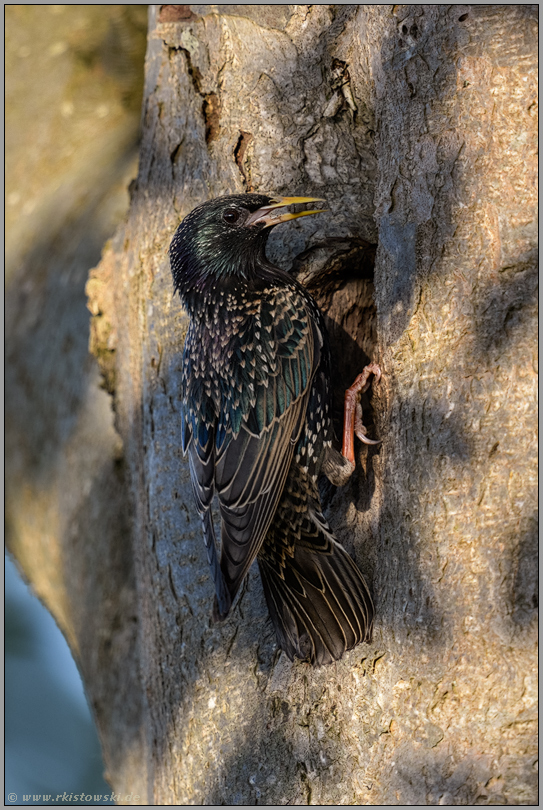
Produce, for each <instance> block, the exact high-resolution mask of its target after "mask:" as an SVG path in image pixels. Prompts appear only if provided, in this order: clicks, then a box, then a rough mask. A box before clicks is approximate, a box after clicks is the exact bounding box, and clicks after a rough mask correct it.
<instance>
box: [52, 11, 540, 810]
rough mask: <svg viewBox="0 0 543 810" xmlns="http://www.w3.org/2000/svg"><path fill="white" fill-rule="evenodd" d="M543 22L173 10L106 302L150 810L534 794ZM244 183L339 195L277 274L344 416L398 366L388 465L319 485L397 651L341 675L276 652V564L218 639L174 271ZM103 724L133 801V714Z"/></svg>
mask: <svg viewBox="0 0 543 810" xmlns="http://www.w3.org/2000/svg"><path fill="white" fill-rule="evenodd" d="M536 13H537V7H536V6H530V5H521V6H511V5H509V6H498V5H490V6H464V5H462V6H460V5H438V4H434V5H425V6H423V5H420V6H417V5H394V6H392V5H381V6H376V5H320V6H319V5H317V6H315V5H313V6H304V5H294V6H271V5H267V6H251V5H248V6H247V5H245V6H205V5H192V6H162V7H160V6H151V8H150V29H149V36H148V52H147V61H146V88H145V94H144V108H143V118H142V146H141V153H140V168H139V175H138V179H137V182H136V184H135V186H134V187H133V190H132V202H131V210H130V215H129V218H128V221H127V222H126V224H125V225H124V226H123V227H122V228H120V229H119V230H118V232H117V234H116V236H115V238H114V240H113V241H112V243H111V244H110V245H109V246H108V248H107V249H106V250H105V252H104V255H103V258H102V261H101V263H100V265H99V267H98V268H97V269H96V270H94V271H93V272H92V274H91V279H90V281H89V283H88V287H87V289H88V295H89V306H90V309H91V312H92V313H93V322H92V327H91V331H92V348H93V351H94V353H95V354H96V355H97V356H98V358H99V360H100V362H101V365H102V370H103V373H104V375H105V378H106V381H107V385H108V388H109V390H110V391H111V392H112V394H113V396H114V404H115V413H116V428H117V431H118V433H119V436H120V437H121V439H122V443H123V454H124V456H123V457H124V468H125V470H126V473H127V478H128V482H129V493H128V497H129V503H130V509H131V527H130V537H131V548H132V555H133V560H134V566H135V581H136V588H137V621H138V627H139V634H138V640H137V644H136V642H134V644H135V645H136V646H133V647H132V655H133V656H135V658H136V659H137V661H138V664H139V678H140V685H141V695H142V699H143V704H144V709H143V714H142V719H141V725H140V731H141V736H140V737H139V738H138V740H139V741H138V745H140V743H141V745H142V749H141V750H142V751H143V753H141V773H142V774H143V775H144V776H143V777H142V780H144V781H146V790H147V794H146V798H147V801H148V802H149V803H153V804H222V803H224V804H235V805H237V804H376V805H387V804H392V805H394V804H422V805H425V804H429V805H432V804H468V805H471V804H488V805H491V804H532V803H534V801H535V795H536V794H535V790H536V771H535V762H536V756H537V755H536V749H535V739H534V735H535V723H536V716H535V706H536V703H535V700H536V691H535V690H536V682H535V666H536V651H535V644H536V636H535V610H536V599H537V596H536V553H537V548H536V529H535V527H536V506H537V502H536V490H535V473H536V456H535V449H536V448H535V431H536V411H535V392H536V388H535V384H536V368H535V364H536V354H535V339H536V338H535V308H536V298H535V295H536V293H535V289H536V282H537V275H536V258H535V249H536V231H535V227H536V214H535V195H536V185H535V171H536V163H535V160H536V158H535V150H536V120H535V115H534V111H535V109H536V108H535V104H536V95H535V92H536V91H535V81H536V44H537V40H536ZM244 190H248V191H250V190H255V191H267V192H271V193H273V194H285V195H295V194H304V195H314V196H319V197H324V198H326V201H327V204H328V208H329V213H328V214H327V215H323V216H320V217H315V218H307V219H306V218H304V219H301V220H297V221H296V223H292V224H291V225H289V226H283V228H282V229H277V232H275V233H274V234H273V237H272V240H270V249H269V255H270V258H273V259H275V260H276V261H277V262H278V263H280V264H281V266H283V267H286V268H289V267H290V268H292V271H293V272H294V273H296V274H297V275H298V277H299V278H300V279H301V280H302V281H303V282H304V283H306V284H307V286H308V287H309V288H310V289H311V290H312V292H313V293H314V294H315V296H316V298H317V299H318V301H319V302H320V304H321V306H322V307H323V309H324V310H325V312H326V315H327V318H328V322H329V326H330V331H331V334H332V340H333V350H334V351H335V356H336V362H335V369H336V376H337V380H336V387H337V389H338V392H339V394H340V398H341V393H342V388H344V387H345V385H346V384H347V383H349V382H352V379H354V376H356V373H358V372H359V371H361V370H362V366H363V365H364V363H365V362H366V360H367V359H368V358H371V359H372V360H376V361H377V362H379V363H380V365H381V368H382V371H383V379H382V380H381V382H380V383H379V384H378V385H376V386H374V390H373V393H372V395H371V397H370V398H369V399H368V400H367V401H366V402H365V408H366V411H367V414H368V420H369V421H370V423H371V421H372V420H373V422H374V429H375V432H376V434H377V435H378V436H379V437H380V438H382V440H383V443H382V445H381V446H380V447H379V448H377V449H373V448H372V449H368V448H361V447H359V448H358V450H359V458H358V461H357V464H358V470H357V473H356V474H355V476H354V477H353V479H352V480H351V482H350V483H349V485H348V486H347V487H345V488H344V489H342V490H336V491H333V490H332V489H331V488H328V489H327V490H326V491H324V492H323V496H324V498H325V501H326V504H327V514H328V517H329V519H330V522H331V524H332V526H333V527H334V530H335V532H336V533H337V536H338V538H339V539H340V541H341V542H343V543H344V545H345V546H346V547H347V548H348V549H349V551H350V552H351V553H352V554H353V556H354V558H355V559H356V561H357V563H358V565H359V566H360V568H361V570H362V571H363V573H364V574H365V576H366V577H367V579H368V581H369V583H370V585H371V590H372V592H373V595H374V600H375V606H376V621H375V629H374V634H373V640H372V643H371V644H368V645H361V646H359V647H357V648H356V649H355V650H353V651H351V652H350V653H349V654H347V655H346V656H345V658H344V659H343V660H341V661H340V662H338V663H337V664H335V665H333V666H330V667H325V668H321V669H312V668H310V667H309V666H308V665H307V664H304V663H301V662H297V663H294V664H292V663H290V662H289V661H288V660H287V659H286V657H285V656H284V654H279V652H278V651H277V648H276V643H275V638H274V635H273V630H272V628H271V625H270V622H269V620H268V617H267V610H266V606H265V603H264V598H263V593H262V589H261V585H260V581H259V577H258V572H257V571H256V570H252V571H251V573H250V575H249V577H248V579H247V582H246V586H245V589H244V592H243V595H242V597H241V599H240V600H239V601H238V603H237V605H236V607H235V609H234V610H233V611H232V614H231V616H230V617H229V618H228V619H227V620H226V621H225V622H224V623H223V624H222V625H212V624H211V623H210V612H211V605H212V596H213V587H212V583H211V580H210V577H209V574H208V567H207V562H206V554H205V549H204V545H203V541H202V532H201V527H200V522H199V519H198V518H197V515H196V510H195V508H194V506H193V502H192V494H191V487H190V480H189V472H188V464H187V462H186V460H185V459H184V458H183V456H182V453H181V448H180V422H179V381H180V369H181V353H182V347H183V341H184V336H185V332H186V328H187V317H186V315H185V314H184V313H183V311H182V310H181V306H180V303H179V301H178V299H177V298H176V297H175V298H174V297H172V280H171V274H170V269H169V262H168V257H167V249H168V246H169V242H170V240H171V237H172V235H173V233H174V231H175V229H176V227H177V225H178V223H179V221H180V219H181V218H182V217H183V216H185V215H186V214H187V213H188V212H189V211H190V210H191V209H192V208H194V206H195V205H197V204H198V203H200V202H203V201H204V200H207V199H209V198H212V197H215V196H218V195H221V194H225V193H230V192H239V191H244ZM74 553H75V550H74ZM88 576H89V577H91V576H92V572H91V571H89V572H88ZM72 599H73V606H72V608H73V607H74V606H76V605H77V595H76V594H73V596H72ZM118 607H119V610H121V612H122V606H121V605H120V604H119V606H118ZM52 609H53V610H54V609H55V606H54V605H53V606H52ZM77 633H78V634H79V637H80V641H79V646H81V644H82V642H83V640H84V638H85V628H84V627H80V628H78V629H77ZM127 662H128V659H127ZM127 667H128V663H127ZM101 678H104V679H106V678H107V672H103V673H102V674H100V672H97V671H96V672H94V673H93V679H92V680H89V681H87V688H88V690H89V693H90V695H91V696H96V695H98V694H99V692H100V689H101V688H103V684H101V683H100V679H101ZM132 708H133V705H132V704H131V703H130V700H128V699H127V703H126V713H127V717H128V716H129V715H130V712H131V710H132ZM98 722H99V724H100V727H101V734H102V737H103V739H104V740H105V741H106V742H105V750H106V757H109V762H108V770H109V773H110V778H111V780H112V784H113V787H114V788H115V785H116V779H117V773H120V772H121V771H122V763H121V762H118V759H119V756H117V761H113V758H112V754H111V745H109V746H108V740H111V738H112V737H113V736H115V735H116V736H117V737H118V736H119V735H121V736H122V729H123V717H122V713H121V714H117V715H116V716H115V718H112V717H108V716H107V715H106V714H104V713H101V714H100V713H98ZM128 750H129V749H128V747H126V746H125V747H124V748H123V749H122V751H124V752H128ZM132 750H133V751H134V750H136V749H132ZM108 751H110V753H109V754H108ZM137 751H138V752H139V751H140V749H139V748H137ZM121 753H122V752H121ZM126 755H127V756H128V753H126ZM121 758H122V757H121Z"/></svg>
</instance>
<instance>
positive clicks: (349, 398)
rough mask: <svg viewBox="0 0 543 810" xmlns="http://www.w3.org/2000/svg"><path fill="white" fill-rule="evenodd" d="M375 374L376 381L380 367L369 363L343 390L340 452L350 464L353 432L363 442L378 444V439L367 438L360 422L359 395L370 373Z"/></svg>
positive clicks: (352, 461)
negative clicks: (343, 402)
mask: <svg viewBox="0 0 543 810" xmlns="http://www.w3.org/2000/svg"><path fill="white" fill-rule="evenodd" d="M371 374H373V375H374V376H375V380H376V382H379V380H380V379H381V369H380V368H379V366H378V365H377V363H370V364H369V365H367V366H366V367H365V369H364V370H363V371H362V374H359V375H358V377H357V378H356V380H355V381H354V383H353V384H352V385H351V387H350V388H348V389H347V390H346V391H345V409H344V416H343V449H342V451H341V452H342V454H343V455H344V456H345V458H346V459H348V460H349V461H350V462H351V464H354V434H355V433H356V435H357V436H358V438H359V439H360V441H362V442H364V444H380V443H381V442H380V441H374V440H373V439H368V438H367V436H366V428H365V427H364V425H363V424H362V406H361V404H360V395H361V394H363V393H364V391H367V390H368V388H369V386H370V382H369V378H370V375H371Z"/></svg>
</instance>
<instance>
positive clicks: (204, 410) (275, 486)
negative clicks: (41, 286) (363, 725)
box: [170, 194, 380, 665]
mask: <svg viewBox="0 0 543 810" xmlns="http://www.w3.org/2000/svg"><path fill="white" fill-rule="evenodd" d="M310 202H320V200H317V199H316V198H314V197H270V196H267V195H262V194H240V195H230V196H226V197H219V198H217V199H214V200H211V201H209V202H206V203H204V204H203V205H200V206H198V207H197V208H195V209H194V210H193V211H192V212H191V213H190V214H189V215H188V216H187V217H186V218H185V219H184V220H183V222H182V223H181V224H180V226H179V227H178V229H177V231H176V233H175V235H174V238H173V240H172V243H171V246H170V261H171V269H172V275H173V280H174V287H175V289H176V290H177V291H178V292H179V295H180V297H181V300H182V302H183V305H184V307H185V308H186V310H187V312H188V314H189V316H190V324H189V328H188V332H187V337H186V341H185V347H184V352H183V371H182V447H183V452H184V453H188V457H189V465H190V474H191V479H192V485H193V490H194V497H195V500H196V505H197V509H198V512H199V513H200V516H201V518H202V522H203V531H204V538H205V544H206V548H207V556H208V561H209V565H210V568H211V572H212V576H213V580H214V584H215V600H214V608H213V616H214V618H215V620H222V619H224V618H225V617H226V616H227V615H228V612H229V610H230V607H231V605H232V602H233V600H234V598H235V596H236V594H237V592H238V590H239V588H240V585H241V583H242V581H243V579H244V578H245V576H246V574H247V572H248V570H249V568H250V566H251V564H252V563H253V561H254V559H255V558H257V559H258V564H259V568H260V573H261V577H262V582H263V586H264V593H265V596H266V601H267V604H268V609H269V612H270V616H271V619H272V621H273V624H274V626H275V631H276V635H277V640H278V643H279V645H280V647H281V648H282V649H283V650H284V651H285V652H286V654H287V655H288V657H289V658H290V659H291V660H293V659H294V657H297V658H300V659H302V660H305V661H310V662H311V663H312V664H317V665H320V664H325V663H330V662H331V661H334V660H337V659H339V658H341V656H342V655H343V653H344V652H345V651H346V650H349V649H351V648H352V647H354V646H355V645H357V644H359V643H360V642H362V641H367V640H369V639H370V636H371V627H372V621H373V604H372V600H371V596H370V594H369V591H368V588H367V586H366V583H365V582H364V579H363V577H362V575H361V573H360V571H359V570H358V568H357V566H356V565H355V563H354V562H353V560H352V559H351V557H350V556H349V555H348V554H347V552H346V551H345V549H344V548H343V547H342V546H341V545H340V544H339V543H338V541H337V540H336V539H335V538H334V535H333V533H332V530H331V529H330V526H329V525H328V523H327V521H326V518H325V517H324V515H323V514H322V507H321V503H320V498H319V492H318V488H317V479H318V476H319V475H320V474H321V473H324V474H326V475H327V476H328V478H329V479H330V480H331V481H332V482H333V483H336V484H339V483H344V482H345V480H346V479H347V478H348V476H349V475H350V473H351V472H352V471H353V469H354V453H353V449H352V444H353V442H352V434H353V430H355V432H356V433H357V435H358V436H359V437H360V438H361V439H362V440H363V441H366V442H368V443H374V442H371V441H370V440H369V439H367V438H366V436H365V429H364V427H363V425H362V422H361V418H360V417H361V410H360V406H359V405H358V401H357V400H358V395H359V392H360V391H361V390H364V389H365V388H366V387H367V386H368V378H369V376H370V374H372V373H374V374H375V375H377V376H378V375H379V374H380V372H379V369H378V367H377V366H375V365H374V364H372V365H370V366H368V367H367V368H366V369H365V370H364V372H363V374H362V375H359V377H358V378H357V381H356V382H355V385H354V386H353V388H352V389H350V390H349V391H348V392H347V395H346V400H345V401H346V405H345V412H346V418H347V421H348V423H349V424H348V426H347V428H346V435H347V438H346V439H345V440H344V448H343V453H344V455H342V454H341V453H340V452H339V451H338V450H335V449H334V447H333V444H332V442H333V438H334V436H333V426H332V418H331V391H330V352H329V346H328V338H327V334H326V328H325V326H324V322H323V317H322V314H321V312H320V311H319V309H318V307H317V305H316V303H315V301H314V300H313V298H312V297H311V296H310V295H309V293H308V292H307V291H306V290H305V289H304V288H303V287H302V286H301V285H300V284H299V283H298V282H297V281H296V280H295V279H294V278H292V277H291V276H290V275H289V274H288V273H286V272H284V271H283V270H280V269H279V268H277V267H275V266H274V265H273V264H271V263H270V262H269V261H268V259H267V258H266V254H265V246H266V241H267V237H268V234H269V233H270V229H271V227H272V226H275V225H277V224H279V223H281V222H286V221H287V220H291V219H295V218H296V217H301V216H307V215H309V214H316V213H319V211H317V210H311V211H308V210H302V211H299V212H298V213H289V212H283V213H282V212H281V209H284V208H285V207H286V206H288V205H291V204H297V203H310ZM345 456H347V458H346V457H345ZM215 496H217V499H218V506H219V510H220V517H221V550H220V561H219V558H218V553H217V547H216V541H215V531H214V527H213V520H212V514H211V505H212V502H213V499H214V497H215Z"/></svg>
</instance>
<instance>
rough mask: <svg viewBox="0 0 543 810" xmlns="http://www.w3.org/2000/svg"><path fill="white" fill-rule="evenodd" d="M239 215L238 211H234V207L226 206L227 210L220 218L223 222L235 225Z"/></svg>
mask: <svg viewBox="0 0 543 810" xmlns="http://www.w3.org/2000/svg"><path fill="white" fill-rule="evenodd" d="M240 216H241V212H240V211H236V209H235V208H228V210H227V211H225V212H224V214H223V215H222V218H223V219H224V221H225V222H228V224H229V225H235V224H236V222H237V221H238V219H239V218H240Z"/></svg>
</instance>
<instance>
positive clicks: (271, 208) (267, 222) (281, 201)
mask: <svg viewBox="0 0 543 810" xmlns="http://www.w3.org/2000/svg"><path fill="white" fill-rule="evenodd" d="M312 202H325V200H323V199H321V197H276V198H275V202H273V203H271V204H270V205H263V206H262V208H259V209H258V210H257V211H254V212H253V213H252V214H251V216H250V217H249V219H248V220H247V221H246V223H245V225H257V224H258V225H262V224H263V225H264V227H265V228H271V227H272V225H279V223H280V222H288V221H289V220H290V219H297V218H298V217H308V216H310V214H322V212H323V211H325V210H326V209H325V208H316V209H311V210H310V211H298V212H297V213H295V214H292V213H291V212H290V211H285V212H284V213H282V214H279V213H277V209H278V208H285V206H287V205H298V204H299V203H312Z"/></svg>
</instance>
